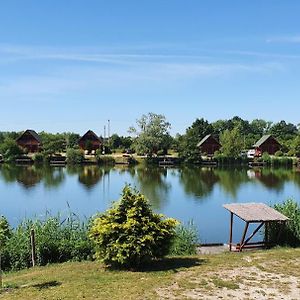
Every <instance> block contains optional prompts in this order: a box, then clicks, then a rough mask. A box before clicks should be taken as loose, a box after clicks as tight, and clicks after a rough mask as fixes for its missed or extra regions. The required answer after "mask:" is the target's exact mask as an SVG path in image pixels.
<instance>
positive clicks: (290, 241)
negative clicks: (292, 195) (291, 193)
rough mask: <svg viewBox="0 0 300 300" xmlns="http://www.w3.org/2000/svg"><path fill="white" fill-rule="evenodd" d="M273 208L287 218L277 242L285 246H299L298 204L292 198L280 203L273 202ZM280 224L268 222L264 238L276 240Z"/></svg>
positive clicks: (299, 206) (299, 220) (299, 213)
mask: <svg viewBox="0 0 300 300" xmlns="http://www.w3.org/2000/svg"><path fill="white" fill-rule="evenodd" d="M274 208H275V209H276V210H278V211H279V212H281V213H282V214H284V215H285V216H287V217H288V218H289V220H288V222H287V224H286V225H284V227H283V228H282V231H281V234H280V236H279V240H278V243H279V244H280V245H286V246H292V247H296V246H300V205H299V204H298V203H297V202H295V201H294V200H292V199H288V200H287V201H285V202H284V203H282V204H275V205H274ZM280 226H283V225H280V224H276V223H274V224H270V226H269V229H268V230H267V232H266V233H265V238H266V239H268V240H269V241H272V242H276V240H277V237H278V233H279V230H280Z"/></svg>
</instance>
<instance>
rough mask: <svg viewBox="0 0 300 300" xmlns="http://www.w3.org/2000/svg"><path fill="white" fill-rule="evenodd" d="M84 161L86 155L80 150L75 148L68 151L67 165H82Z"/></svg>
mask: <svg viewBox="0 0 300 300" xmlns="http://www.w3.org/2000/svg"><path fill="white" fill-rule="evenodd" d="M83 160H84V155H83V153H82V152H81V151H80V150H76V149H73V148H69V149H67V163H68V164H80V163H82V162H83Z"/></svg>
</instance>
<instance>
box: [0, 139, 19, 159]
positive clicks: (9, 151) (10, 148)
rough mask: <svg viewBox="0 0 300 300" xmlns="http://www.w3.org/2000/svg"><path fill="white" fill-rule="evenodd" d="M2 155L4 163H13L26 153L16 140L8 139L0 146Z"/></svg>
mask: <svg viewBox="0 0 300 300" xmlns="http://www.w3.org/2000/svg"><path fill="white" fill-rule="evenodd" d="M0 153H1V154H2V157H3V160H4V161H7V162H12V161H14V160H15V159H16V158H18V157H19V156H20V155H22V154H23V153H24V152H23V150H22V149H21V148H20V147H19V146H18V145H17V143H16V142H15V141H14V140H12V139H6V140H5V141H4V142H3V143H2V144H1V146H0Z"/></svg>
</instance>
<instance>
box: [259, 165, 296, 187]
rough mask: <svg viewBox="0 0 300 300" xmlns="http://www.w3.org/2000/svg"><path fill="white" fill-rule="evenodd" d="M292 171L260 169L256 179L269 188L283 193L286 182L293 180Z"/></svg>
mask: <svg viewBox="0 0 300 300" xmlns="http://www.w3.org/2000/svg"><path fill="white" fill-rule="evenodd" d="M291 174H292V171H291V170H287V169H259V170H257V171H256V178H257V179H258V180H259V181H260V182H261V183H262V184H263V185H264V186H265V187H267V188H269V189H274V190H276V191H281V190H282V189H283V186H284V183H285V181H289V180H291V181H292V180H293V179H292V176H291Z"/></svg>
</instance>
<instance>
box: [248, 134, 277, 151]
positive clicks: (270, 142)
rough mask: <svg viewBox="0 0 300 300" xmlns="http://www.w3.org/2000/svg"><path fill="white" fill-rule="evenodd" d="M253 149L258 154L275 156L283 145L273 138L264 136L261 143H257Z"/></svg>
mask: <svg viewBox="0 0 300 300" xmlns="http://www.w3.org/2000/svg"><path fill="white" fill-rule="evenodd" d="M253 147H254V148H255V151H256V152H257V153H260V154H263V153H264V152H267V153H269V154H270V155H274V154H275V153H276V152H277V151H279V150H280V148H281V144H280V143H279V142H278V141H277V140H276V139H275V138H274V137H273V136H272V135H270V134H269V135H264V136H263V137H262V138H261V139H260V140H259V141H257V142H256V143H255V144H254V145H253Z"/></svg>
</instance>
